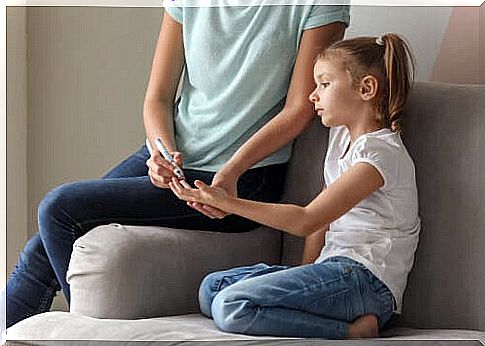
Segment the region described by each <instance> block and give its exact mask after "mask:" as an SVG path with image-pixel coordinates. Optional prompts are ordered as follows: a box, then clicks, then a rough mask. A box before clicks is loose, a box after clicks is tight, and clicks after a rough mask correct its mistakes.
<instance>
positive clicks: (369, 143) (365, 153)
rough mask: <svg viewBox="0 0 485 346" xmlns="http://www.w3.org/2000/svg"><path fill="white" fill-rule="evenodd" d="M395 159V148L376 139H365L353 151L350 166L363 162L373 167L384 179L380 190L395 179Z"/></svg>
mask: <svg viewBox="0 0 485 346" xmlns="http://www.w3.org/2000/svg"><path fill="white" fill-rule="evenodd" d="M397 157H398V155H396V152H395V148H394V147H392V146H391V145H390V144H389V143H388V142H386V141H384V140H382V139H378V138H367V139H366V140H365V141H362V143H360V144H359V146H358V147H357V148H356V150H355V151H354V154H353V155H352V163H351V165H352V166H353V165H355V164H356V163H359V162H365V163H368V164H370V165H372V166H373V167H375V169H377V171H378V172H379V173H380V175H381V176H382V179H384V185H383V186H382V189H386V188H387V187H389V186H391V185H392V184H393V180H394V178H395V177H397V166H398V162H397Z"/></svg>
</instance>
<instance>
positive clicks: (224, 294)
mask: <svg viewBox="0 0 485 346" xmlns="http://www.w3.org/2000/svg"><path fill="white" fill-rule="evenodd" d="M256 310H257V309H256V306H254V304H252V303H251V301H250V300H249V299H247V298H245V297H244V294H243V292H241V291H238V290H237V289H233V287H228V288H227V289H225V290H224V291H221V292H220V293H219V294H218V295H217V296H216V297H215V298H214V301H213V303H212V310H211V311H212V318H213V319H214V324H215V325H216V326H217V327H218V328H219V329H220V330H222V331H224V332H228V333H250V330H249V329H250V327H251V324H252V321H254V318H253V314H254V313H255V312H256Z"/></svg>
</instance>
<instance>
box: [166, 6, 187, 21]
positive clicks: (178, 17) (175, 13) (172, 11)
mask: <svg viewBox="0 0 485 346" xmlns="http://www.w3.org/2000/svg"><path fill="white" fill-rule="evenodd" d="M163 10H164V11H167V13H168V14H169V15H170V17H171V18H172V19H173V20H175V21H176V22H177V23H179V24H183V18H182V14H181V13H179V11H180V9H179V8H177V7H173V6H164V7H163Z"/></svg>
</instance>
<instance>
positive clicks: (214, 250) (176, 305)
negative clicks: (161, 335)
mask: <svg viewBox="0 0 485 346" xmlns="http://www.w3.org/2000/svg"><path fill="white" fill-rule="evenodd" d="M280 249H281V234H280V233H279V232H275V231H271V230H269V229H265V228H263V227H261V228H258V229H256V230H253V231H250V232H246V233H218V232H206V231H192V230H178V229H170V228H161V227H149V226H122V225H119V224H110V225H105V226H99V227H96V228H94V229H93V230H91V231H90V232H88V233H87V234H86V235H84V236H83V237H81V238H79V239H78V240H77V241H76V242H75V244H74V248H73V252H72V256H71V262H70V264H69V270H68V272H67V281H68V283H69V285H70V289H71V304H70V311H71V312H75V313H80V314H83V315H86V316H91V317H98V318H118V319H135V318H147V317H156V316H166V315H178V314H187V313H192V312H198V299H197V294H198V287H199V284H200V282H201V280H202V278H203V277H204V276H205V274H207V273H209V272H212V271H216V270H222V269H226V268H230V267H234V266H241V265H249V264H253V263H257V262H267V263H279V261H280V255H281V254H280Z"/></svg>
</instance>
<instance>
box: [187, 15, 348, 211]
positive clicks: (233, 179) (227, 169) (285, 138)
mask: <svg viewBox="0 0 485 346" xmlns="http://www.w3.org/2000/svg"><path fill="white" fill-rule="evenodd" d="M344 32H345V24H344V23H340V22H336V23H331V24H328V25H324V26H321V27H318V28H315V29H309V30H305V31H304V32H303V35H302V38H301V41H300V48H299V51H298V55H297V58H296V62H295V66H294V68H293V73H292V76H291V80H290V85H289V89H288V94H287V97H286V102H285V106H284V107H283V109H282V110H281V112H280V113H278V114H277V115H276V116H275V117H274V118H273V119H272V120H271V121H269V122H268V123H267V124H266V125H265V126H263V127H262V128H261V129H260V130H259V131H258V132H256V133H255V134H254V135H253V136H252V137H251V138H250V139H249V140H248V141H246V143H244V144H243V145H242V146H241V147H240V148H239V150H237V151H236V153H235V154H234V155H233V156H232V157H231V159H230V160H229V161H228V162H227V163H226V164H225V165H224V166H223V167H222V168H221V170H220V171H219V172H217V174H216V175H215V177H214V180H213V183H212V186H218V187H223V188H224V189H226V190H227V191H228V192H229V193H230V194H231V195H234V196H235V195H236V185H237V180H238V179H239V177H240V176H241V175H242V174H243V173H244V172H245V171H246V170H248V169H249V168H250V167H252V166H253V165H254V164H256V163H257V162H259V161H261V160H262V159H263V158H265V157H266V156H268V155H270V154H271V153H273V152H275V151H277V150H278V149H280V148H282V147H283V146H284V145H286V144H287V143H289V142H290V141H291V140H293V139H294V138H296V137H297V136H298V135H299V134H300V133H301V132H302V131H303V130H304V129H305V128H306V127H307V126H308V124H309V123H310V121H311V119H312V118H313V116H314V110H313V105H312V103H311V102H310V101H309V100H308V96H309V95H310V93H311V91H312V90H313V88H314V80H313V60H314V59H315V57H316V55H317V54H318V53H320V52H321V51H322V49H323V48H324V47H326V46H328V45H330V44H331V43H332V42H334V41H337V40H339V39H341V38H343V35H344ZM193 206H194V207H195V209H197V210H199V211H200V212H202V213H204V214H206V215H207V216H211V217H223V216H225V215H226V213H222V212H217V211H214V210H213V209H212V208H208V209H204V208H202V206H200V205H193Z"/></svg>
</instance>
